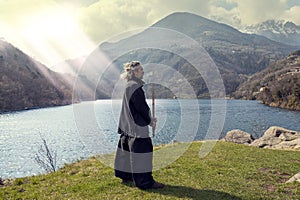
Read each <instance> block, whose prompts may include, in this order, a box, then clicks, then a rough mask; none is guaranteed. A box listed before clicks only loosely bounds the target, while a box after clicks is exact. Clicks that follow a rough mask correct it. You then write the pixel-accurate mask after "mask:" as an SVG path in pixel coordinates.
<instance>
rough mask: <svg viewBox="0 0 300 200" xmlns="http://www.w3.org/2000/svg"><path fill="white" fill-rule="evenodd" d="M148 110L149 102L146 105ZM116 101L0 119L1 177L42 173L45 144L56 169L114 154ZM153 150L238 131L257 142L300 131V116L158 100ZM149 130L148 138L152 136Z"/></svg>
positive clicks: (243, 104) (247, 105)
mask: <svg viewBox="0 0 300 200" xmlns="http://www.w3.org/2000/svg"><path fill="white" fill-rule="evenodd" d="M148 103H149V105H151V101H150V100H149V101H148ZM120 106H121V101H120V100H99V101H95V102H83V103H80V104H74V105H69V106H61V107H52V108H43V109H36V110H28V111H22V112H12V113H5V114H1V115H0V125H1V132H0V177H1V178H13V177H24V176H31V175H37V174H40V173H43V172H44V171H43V169H42V168H40V166H39V165H38V164H37V163H36V162H35V161H34V159H35V156H36V153H37V152H38V150H39V148H40V146H41V145H42V139H45V140H46V141H47V144H48V146H49V148H50V149H52V150H55V151H56V153H57V162H58V163H57V164H58V166H59V167H61V166H63V165H64V164H65V163H72V162H75V161H77V160H80V159H84V158H88V157H90V156H93V155H99V154H106V153H111V152H114V151H115V148H116V145H117V141H118V137H119V135H118V134H117V133H116V130H117V124H118V117H119V112H120ZM155 108H156V109H155V110H156V112H155V114H156V117H157V118H158V124H157V129H156V132H155V137H154V138H153V143H154V144H155V145H159V144H167V143H172V142H173V141H175V140H176V141H193V140H202V139H218V138H220V137H223V136H224V134H226V132H227V131H230V130H232V129H241V130H243V131H246V132H248V133H251V134H252V135H253V136H254V137H259V136H261V135H262V133H263V132H264V131H265V130H266V129H267V128H269V127H270V126H281V127H284V128H287V129H292V130H296V131H300V112H297V111H289V110H284V109H279V108H271V107H268V106H265V105H262V104H260V103H259V102H257V101H243V100H181V99H174V100H156V107H155ZM151 132H152V131H151V128H150V133H151Z"/></svg>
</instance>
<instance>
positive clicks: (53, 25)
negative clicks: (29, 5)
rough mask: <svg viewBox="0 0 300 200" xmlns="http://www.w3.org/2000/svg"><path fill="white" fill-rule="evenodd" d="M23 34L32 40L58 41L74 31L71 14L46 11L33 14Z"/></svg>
mask: <svg viewBox="0 0 300 200" xmlns="http://www.w3.org/2000/svg"><path fill="white" fill-rule="evenodd" d="M25 24H26V27H25V28H24V29H25V32H26V34H27V36H29V37H33V38H40V37H44V38H47V39H59V38H62V37H66V36H68V35H70V34H72V32H74V30H75V29H76V26H77V25H76V22H75V19H74V17H73V16H72V15H71V13H69V12H66V11H64V10H52V11H51V10H47V11H42V12H38V13H35V14H33V15H32V16H30V17H29V18H28V19H27V21H26V23H25Z"/></svg>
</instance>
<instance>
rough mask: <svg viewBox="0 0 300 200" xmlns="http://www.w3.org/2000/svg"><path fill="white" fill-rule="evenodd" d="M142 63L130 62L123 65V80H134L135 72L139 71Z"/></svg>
mask: <svg viewBox="0 0 300 200" xmlns="http://www.w3.org/2000/svg"><path fill="white" fill-rule="evenodd" d="M140 65H141V63H140V62H139V61H130V62H128V63H125V64H123V73H122V74H121V78H123V79H125V80H130V79H132V76H133V71H134V70H136V69H138V66H140Z"/></svg>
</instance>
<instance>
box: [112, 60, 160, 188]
mask: <svg viewBox="0 0 300 200" xmlns="http://www.w3.org/2000/svg"><path fill="white" fill-rule="evenodd" d="M143 75H144V70H143V67H142V65H141V64H140V62H138V61H131V62H128V63H126V64H124V72H123V74H122V75H121V77H122V78H124V79H125V80H127V84H126V89H125V92H124V96H123V103H122V109H121V114H120V120H119V127H118V133H119V134H120V139H119V143H118V148H117V153H116V157H115V176H116V177H118V178H121V179H122V182H123V183H127V182H130V181H133V182H134V183H135V185H136V186H137V187H138V188H140V189H149V188H152V189H157V188H163V187H164V185H163V184H162V183H158V182H156V181H154V179H153V176H152V158H153V145H152V141H151V138H150V137H149V125H150V126H152V127H153V128H154V129H155V127H156V121H157V120H156V118H152V117H151V113H150V108H149V106H148V104H147V102H146V98H145V94H144V91H143V89H142V87H143V85H144V82H143V81H142V79H143Z"/></svg>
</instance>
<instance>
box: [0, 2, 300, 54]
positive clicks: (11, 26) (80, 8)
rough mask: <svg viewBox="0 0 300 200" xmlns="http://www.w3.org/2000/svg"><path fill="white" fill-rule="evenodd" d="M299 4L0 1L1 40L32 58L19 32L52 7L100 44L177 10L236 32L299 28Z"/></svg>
mask: <svg viewBox="0 0 300 200" xmlns="http://www.w3.org/2000/svg"><path fill="white" fill-rule="evenodd" d="M299 4H300V2H299V0H262V1H253V0H176V1H175V0H147V1H146V0H144V1H136V0H22V1H20V0H9V1H7V0H0V37H4V38H6V39H7V40H8V41H9V42H11V43H12V44H14V45H15V46H17V47H18V48H20V49H21V50H24V49H25V52H26V53H29V54H30V51H31V53H32V54H33V55H34V54H35V53H34V52H33V49H32V47H31V46H30V45H31V41H25V40H26V36H24V35H22V33H23V32H24V30H25V31H26V29H28V27H34V26H35V23H34V22H35V21H36V19H37V18H39V14H41V12H43V11H45V12H46V13H52V15H55V13H56V11H57V9H59V10H63V12H64V13H66V14H67V13H69V12H70V16H71V17H72V18H73V19H74V21H75V22H76V25H78V29H80V31H81V32H84V33H83V34H81V33H80V35H81V38H82V37H83V36H84V40H86V41H88V40H89V41H90V42H91V43H92V44H99V43H101V42H104V41H106V40H108V39H110V38H111V37H112V36H115V35H119V34H122V33H124V32H127V31H131V30H134V29H140V28H145V27H149V26H151V25H152V24H154V23H155V22H157V21H158V20H160V19H162V18H164V17H166V16H167V15H169V14H171V13H173V12H178V11H180V12H183V11H184V12H191V13H195V14H198V15H200V16H203V17H206V18H210V19H213V20H215V21H218V22H221V23H226V24H229V25H231V26H234V27H236V28H240V27H242V26H244V25H249V24H255V23H259V22H262V21H265V20H268V19H284V20H289V21H293V22H295V23H296V24H300V5H299ZM65 27H67V26H65ZM33 29H34V28H33ZM44 32H45V31H44ZM41 33H42V32H41ZM45 34H47V33H45ZM48 35H49V33H48ZM73 35H74V36H75V35H76V33H74V34H73ZM65 38H68V39H70V38H71V37H65ZM74 40H75V41H79V43H81V42H80V39H78V40H76V38H75V37H74ZM59 41H61V40H59ZM59 41H58V42H55V43H60V42H59ZM63 41H64V40H63ZM86 43H87V42H86ZM90 46H91V45H87V47H90ZM81 49H83V48H82V47H80V49H78V50H76V49H74V51H78V52H80V51H81ZM58 54H60V53H58ZM60 55H61V54H60Z"/></svg>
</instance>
